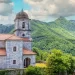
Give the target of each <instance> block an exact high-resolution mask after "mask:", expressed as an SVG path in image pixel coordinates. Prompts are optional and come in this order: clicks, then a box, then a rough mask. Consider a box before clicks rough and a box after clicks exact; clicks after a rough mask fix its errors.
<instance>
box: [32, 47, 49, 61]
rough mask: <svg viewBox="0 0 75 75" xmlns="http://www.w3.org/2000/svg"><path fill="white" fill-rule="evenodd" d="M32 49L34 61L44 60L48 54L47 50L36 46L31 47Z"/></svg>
mask: <svg viewBox="0 0 75 75" xmlns="http://www.w3.org/2000/svg"><path fill="white" fill-rule="evenodd" d="M33 51H34V52H36V54H37V55H36V61H37V62H38V61H46V58H47V56H48V52H47V51H45V50H44V51H42V50H40V49H38V48H36V47H33Z"/></svg>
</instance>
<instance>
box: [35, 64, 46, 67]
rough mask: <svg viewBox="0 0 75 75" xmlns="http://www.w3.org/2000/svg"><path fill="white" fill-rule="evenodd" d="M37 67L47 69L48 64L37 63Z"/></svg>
mask: <svg viewBox="0 0 75 75" xmlns="http://www.w3.org/2000/svg"><path fill="white" fill-rule="evenodd" d="M35 66H37V67H42V68H43V67H46V64H44V63H36V64H35Z"/></svg>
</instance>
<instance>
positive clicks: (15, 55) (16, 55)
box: [6, 41, 23, 68]
mask: <svg viewBox="0 0 75 75" xmlns="http://www.w3.org/2000/svg"><path fill="white" fill-rule="evenodd" d="M13 47H16V52H14V51H13ZM22 49H23V42H22V41H7V42H6V51H7V68H23V60H22V57H23V55H22V54H23V53H22ZM13 60H16V64H13Z"/></svg>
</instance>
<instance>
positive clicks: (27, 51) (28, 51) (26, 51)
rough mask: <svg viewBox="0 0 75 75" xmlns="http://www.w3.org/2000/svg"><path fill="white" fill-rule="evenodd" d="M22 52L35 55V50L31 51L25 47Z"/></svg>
mask: <svg viewBox="0 0 75 75" xmlns="http://www.w3.org/2000/svg"><path fill="white" fill-rule="evenodd" d="M23 54H24V55H36V53H35V52H33V51H31V50H27V49H23Z"/></svg>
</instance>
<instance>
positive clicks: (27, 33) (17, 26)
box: [15, 19, 31, 37]
mask: <svg viewBox="0 0 75 75" xmlns="http://www.w3.org/2000/svg"><path fill="white" fill-rule="evenodd" d="M23 22H25V28H22V23H23ZM28 25H29V29H30V28H31V27H30V22H29V19H24V20H22V19H17V20H16V21H15V30H16V29H21V30H17V31H16V32H15V35H17V36H19V37H22V34H25V37H30V31H22V30H28Z"/></svg>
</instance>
